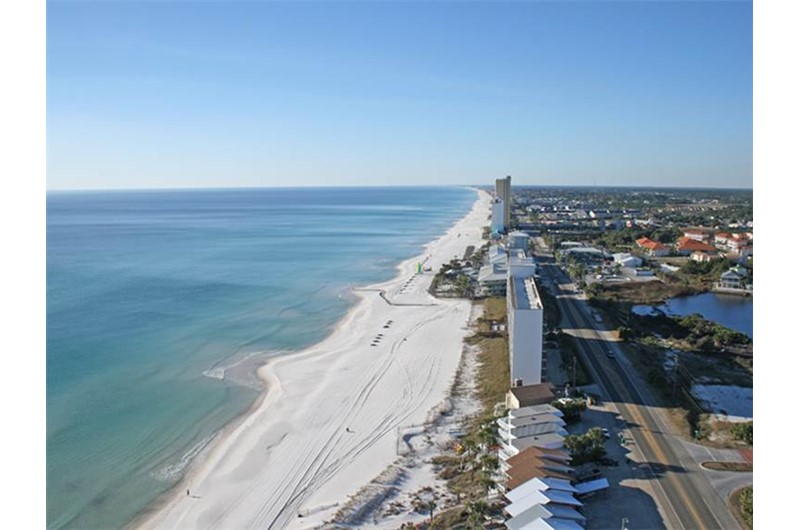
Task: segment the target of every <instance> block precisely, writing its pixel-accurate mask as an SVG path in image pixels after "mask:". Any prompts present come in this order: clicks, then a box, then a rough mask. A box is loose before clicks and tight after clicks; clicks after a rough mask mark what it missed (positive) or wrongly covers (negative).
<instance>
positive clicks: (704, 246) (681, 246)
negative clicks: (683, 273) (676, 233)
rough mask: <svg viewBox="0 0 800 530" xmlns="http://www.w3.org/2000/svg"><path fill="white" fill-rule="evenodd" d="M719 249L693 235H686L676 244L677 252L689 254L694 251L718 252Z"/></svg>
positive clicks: (684, 254)
mask: <svg viewBox="0 0 800 530" xmlns="http://www.w3.org/2000/svg"><path fill="white" fill-rule="evenodd" d="M716 251H717V249H716V248H714V247H712V246H711V245H709V244H708V243H703V242H702V241H699V240H697V239H694V238H692V237H688V236H684V237H682V238H680V239H678V242H677V243H676V244H675V252H677V253H678V254H680V255H682V256H688V255H690V254H691V253H693V252H716Z"/></svg>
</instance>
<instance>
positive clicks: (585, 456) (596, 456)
mask: <svg viewBox="0 0 800 530" xmlns="http://www.w3.org/2000/svg"><path fill="white" fill-rule="evenodd" d="M604 442H605V436H604V434H603V431H602V430H600V429H598V428H597V427H594V428H592V429H589V430H588V431H586V433H584V434H570V435H569V436H567V437H566V438H565V439H564V448H565V449H567V450H568V451H569V453H570V455H571V456H572V465H574V466H579V465H581V464H585V463H587V462H596V461H598V460H600V459H601V458H603V457H605V456H606V448H605V446H604V445H603V443H604Z"/></svg>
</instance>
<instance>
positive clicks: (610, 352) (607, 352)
mask: <svg viewBox="0 0 800 530" xmlns="http://www.w3.org/2000/svg"><path fill="white" fill-rule="evenodd" d="M606 357H608V358H609V359H613V358H614V352H613V351H611V348H606Z"/></svg>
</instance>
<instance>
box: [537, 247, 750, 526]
mask: <svg viewBox="0 0 800 530" xmlns="http://www.w3.org/2000/svg"><path fill="white" fill-rule="evenodd" d="M540 269H541V272H540V274H541V278H542V279H543V280H544V281H545V282H546V283H549V284H550V286H551V290H552V291H553V294H555V295H556V298H557V303H558V306H559V308H560V310H561V315H562V328H564V329H565V330H566V329H573V330H581V331H580V333H578V334H577V335H579V336H576V337H575V339H576V343H577V346H578V350H579V355H581V357H582V358H583V361H584V364H585V365H586V366H588V367H589V370H590V372H591V373H592V376H593V378H594V380H595V382H596V383H597V384H598V385H599V386H600V387H601V388H602V390H603V391H604V392H605V394H606V398H607V399H608V400H610V401H611V402H613V403H614V404H615V406H616V408H617V410H619V412H620V415H621V417H622V418H623V419H624V420H625V422H626V423H627V427H626V428H627V430H628V432H629V433H630V438H632V439H633V441H634V443H635V446H636V447H638V450H639V451H640V452H641V455H642V457H643V459H644V461H645V462H646V463H647V464H646V465H645V470H646V472H647V474H648V476H649V478H650V479H651V481H652V484H653V490H654V492H655V495H656V499H655V501H656V502H657V503H658V505H659V507H660V511H661V513H662V516H663V517H664V518H665V520H664V525H665V526H666V527H667V528H670V529H673V528H675V529H685V530H690V529H700V528H702V529H722V530H731V529H737V528H740V527H739V524H738V523H737V522H736V520H735V518H734V517H733V516H732V515H731V513H730V511H729V509H728V507H727V504H726V503H725V501H724V500H723V499H721V498H720V497H719V495H717V493H716V492H715V491H714V490H713V489H712V487H711V484H710V483H709V481H708V479H707V478H706V477H705V476H704V475H703V471H701V470H700V468H699V467H698V466H697V465H696V464H695V463H694V461H693V460H692V458H691V457H690V456H689V454H688V453H687V452H686V450H685V449H684V447H683V445H682V444H681V442H680V440H679V439H678V438H677V436H676V435H675V434H673V433H672V429H671V427H670V426H669V425H668V423H667V422H666V421H665V420H664V418H662V417H661V416H660V414H658V413H657V412H656V411H655V407H654V406H653V405H654V404H653V402H652V399H651V398H650V396H649V394H648V393H647V391H646V390H643V389H642V388H641V386H639V385H642V383H641V382H640V381H638V377H637V376H636V375H635V374H633V373H632V372H631V369H630V368H626V367H625V366H623V364H622V363H621V362H620V356H621V355H623V354H622V352H621V351H620V350H619V348H618V347H617V346H616V344H615V343H614V342H610V341H607V340H606V338H604V337H603V335H602V334H601V333H600V332H599V330H598V329H597V328H596V326H597V322H596V321H595V320H594V318H592V315H591V313H590V310H589V308H588V306H587V303H586V302H585V301H584V300H582V299H579V298H578V297H576V296H575V294H576V293H575V290H574V287H572V286H571V280H570V279H569V278H568V277H567V275H566V274H565V273H564V271H563V270H562V269H561V268H560V267H558V266H557V265H555V263H553V262H550V263H547V262H546V261H540ZM609 352H611V353H612V354H613V356H614V357H613V358H609V356H608V354H609ZM630 527H631V528H636V525H635V523H634V522H631V526H630Z"/></svg>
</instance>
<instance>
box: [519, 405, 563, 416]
mask: <svg viewBox="0 0 800 530" xmlns="http://www.w3.org/2000/svg"><path fill="white" fill-rule="evenodd" d="M537 414H552V415H554V416H563V415H564V413H563V412H561V411H560V410H559V409H557V408H555V407H554V406H553V405H549V404H548V405H531V406H528V407H520V408H518V409H511V410H509V411H508V416H509V417H511V418H522V417H525V416H536V415H537Z"/></svg>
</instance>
